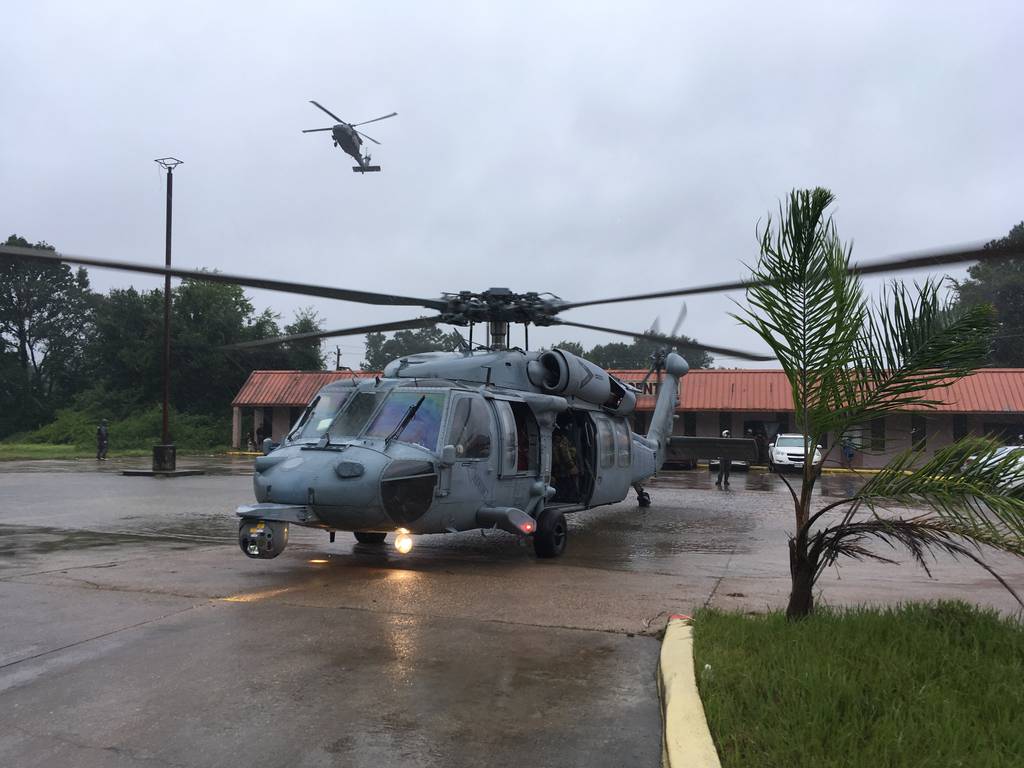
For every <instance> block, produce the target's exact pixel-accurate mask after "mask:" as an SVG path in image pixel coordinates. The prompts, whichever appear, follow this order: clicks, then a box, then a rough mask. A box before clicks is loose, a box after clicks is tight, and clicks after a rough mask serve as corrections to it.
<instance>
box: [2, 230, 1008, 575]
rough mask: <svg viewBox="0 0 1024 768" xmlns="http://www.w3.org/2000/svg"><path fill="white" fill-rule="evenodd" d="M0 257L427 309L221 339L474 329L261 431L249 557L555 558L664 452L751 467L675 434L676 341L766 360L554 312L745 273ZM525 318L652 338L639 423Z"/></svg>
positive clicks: (887, 266) (602, 375)
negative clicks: (282, 434)
mask: <svg viewBox="0 0 1024 768" xmlns="http://www.w3.org/2000/svg"><path fill="white" fill-rule="evenodd" d="M1008 253H1009V252H1007V251H1006V249H995V248H993V249H969V250H962V249H961V250H951V251H939V252H932V253H927V254H922V255H913V256H909V257H906V256H905V257H898V258H895V259H890V260H888V261H881V262H874V263H870V264H860V265H855V266H852V267H851V268H850V271H851V272H856V273H858V274H877V273H880V272H888V271H894V270H903V269H914V268H921V267H931V266H938V265H945V264H954V263H960V262H965V261H982V260H992V259H999V258H1005V257H1006V255H1008ZM1013 253H1014V255H1015V252H1013ZM5 259H6V260H19V261H21V260H24V261H41V262H48V263H52V262H66V263H69V264H80V265H84V266H95V267H102V268H110V269H118V270H127V271H132V272H140V273H147V274H156V275H165V276H170V277H179V278H190V279H196V280H203V281H207V282H222V283H230V284H235V285H241V286H245V287H252V288H263V289H269V290H277V291H284V292H288V293H297V294H303V295H310V296H320V297H324V298H334V299H341V300H345V301H353V302H358V303H363V304H377V305H392V306H419V307H423V308H426V309H430V310H433V311H434V312H435V314H433V315H429V316H425V317H416V318H411V319H407V320H399V321H396V322H391V323H378V324H373V325H366V326H359V327H352V328H342V329H336V330H330V331H317V332H312V333H302V334H294V335H290V336H281V337H276V338H273V339H264V340H260V341H254V342H246V343H244V344H236V345H232V346H231V347H226V348H225V349H236V350H240V349H245V348H249V347H256V346H262V345H266V344H277V343H282V342H294V341H301V340H313V339H321V338H327V337H337V336H349V335H363V334H366V333H370V332H375V331H397V330H405V329H413V328H425V327H430V326H434V325H436V324H439V323H445V324H452V325H457V326H463V327H465V326H468V327H469V341H468V342H467V344H466V346H465V348H464V349H463V350H462V351H460V352H452V353H425V354H419V355H410V356H408V357H403V358H399V359H398V360H394V361H392V362H391V363H389V364H388V365H387V366H386V367H385V369H384V371H383V376H381V377H378V378H376V379H371V380H361V381H354V380H353V381H340V382H334V383H332V384H329V385H327V386H326V387H324V388H323V389H322V390H321V391H320V392H319V393H318V394H317V395H316V396H315V397H314V398H313V400H312V401H311V402H310V403H309V405H308V406H307V407H306V409H305V410H304V412H303V413H302V415H301V416H300V417H299V419H298V420H297V421H296V423H295V425H294V426H293V427H292V429H291V431H290V432H289V434H288V435H287V437H286V439H285V440H284V442H283V443H282V444H281V445H280V446H276V447H275V446H273V445H272V444H271V443H270V441H269V440H268V441H265V442H264V455H263V456H261V457H258V458H257V459H256V461H255V467H254V468H255V473H254V477H253V488H254V494H255V497H256V502H255V503H252V504H245V505H242V506H240V507H239V508H238V509H237V511H236V514H237V515H238V517H239V518H240V522H239V532H238V543H239V547H240V548H241V550H242V552H244V553H245V555H246V556H248V557H252V558H260V559H270V558H275V557H277V556H278V555H280V554H281V552H282V551H283V550H284V549H285V547H286V546H287V543H288V531H289V526H291V525H299V526H304V527H309V528H318V529H321V530H324V531H325V532H327V533H328V535H329V537H330V540H331V541H334V538H335V533H336V531H339V530H341V531H351V532H353V533H354V534H355V537H356V539H357V540H358V541H359V542H361V543H363V544H370V545H374V544H376V545H379V544H383V542H384V540H385V537H386V536H387V534H388V533H394V534H395V541H394V543H395V546H396V548H397V549H398V550H399V552H403V553H404V552H408V551H409V550H410V549H411V548H412V545H413V539H412V536H413V535H418V534H431V533H446V532H457V531H465V530H472V529H478V528H479V529H491V528H498V529H502V530H505V531H508V532H510V533H512V534H514V535H516V536H518V537H521V538H524V539H525V538H530V539H532V543H533V548H534V551H535V552H536V554H537V556H538V557H541V558H547V557H556V556H558V555H560V554H562V553H563V552H564V551H565V548H566V545H567V542H568V533H569V531H568V527H567V525H566V518H565V516H566V515H567V514H571V513H573V512H577V511H580V510H585V509H589V508H592V507H597V506H601V505H605V504H614V503H617V502H621V501H623V500H624V499H625V498H626V497H627V496H628V494H629V491H630V490H631V489H632V490H633V491H634V492H635V493H636V498H637V503H638V505H639V506H642V507H643V506H648V505H650V504H651V503H652V499H651V496H650V494H649V493H648V492H647V490H646V489H645V487H644V485H645V483H646V482H647V481H648V480H649V479H650V478H651V477H653V476H654V475H655V474H656V473H657V471H658V470H659V468H660V467H661V466H662V464H663V463H664V461H665V457H666V453H667V450H668V448H669V447H679V448H681V449H682V450H683V451H684V452H687V453H689V454H691V455H693V456H697V457H701V458H707V457H715V456H720V457H725V458H731V459H737V460H751V459H753V458H754V456H755V455H756V446H755V443H754V441H753V440H747V439H740V438H731V439H730V438H713V437H708V438H704V437H682V436H676V435H673V434H672V421H673V417H674V411H675V408H676V404H677V403H678V397H679V387H680V382H681V380H682V379H683V377H685V375H686V373H687V371H688V366H687V363H686V361H685V359H683V357H682V356H680V355H679V354H678V353H677V352H676V351H674V348H692V349H699V350H706V351H709V352H714V353H719V354H724V355H729V356H732V357H739V358H743V359H750V360H768V359H771V358H770V357H769V356H766V355H761V354H757V353H752V352H746V351H742V350H736V349H730V348H726V347H719V346H711V345H707V344H702V343H698V342H695V341H692V340H688V339H681V338H677V337H675V335H674V334H675V332H676V330H675V329H674V330H673V332H672V334H661V333H658V332H655V331H649V332H635V331H627V330H621V329H615V328H607V327H603V326H597V325H591V324H586V323H579V322H574V321H571V320H566V319H564V318H562V317H560V314H561V313H562V312H565V311H568V310H571V309H575V308H579V307H584V306H597V305H603V304H611V303H619V302H626V301H638V300H643V299H655V298H666V297H681V296H689V295H696V294H703V293H712V292H723V291H733V290H742V289H745V288H747V287H749V286H750V285H751V283H750V282H748V281H736V282H729V283H718V284H715V285H707V286H700V287H690V288H681V289H674V290H665V291H658V292H653V293H645V294H635V295H628V296H617V297H611V298H607V299H596V300H590V301H578V302H569V301H564V300H562V299H560V298H558V297H557V296H553V295H551V294H538V293H515V292H513V291H511V290H509V289H506V288H491V289H489V290H487V291H483V292H479V293H474V292H471V291H462V292H460V293H445V294H442V295H441V296H440V298H438V299H429V298H418V297H408V296H400V295H396V294H388V293H374V292H369V291H360V290H353V289H347V288H333V287H329V286H323V285H311V284H303V283H295V282H289V281H283V280H273V279H265V278H257V277H246V276H240V275H230V274H225V273H221V272H203V271H199V270H186V269H180V268H173V267H162V266H150V265H146V264H138V263H129V262H118V261H108V260H101V259H95V258H91V257H83V256H70V255H66V254H59V253H53V252H46V251H39V250H36V249H31V248H17V247H11V246H0V262H2V261H3V260H5ZM478 324H483V325H484V326H485V327H486V329H487V343H486V344H478V345H477V346H476V347H475V348H474V346H473V342H472V338H473V330H474V327H475V326H476V325H478ZM513 324H521V325H522V326H523V329H524V346H523V348H518V347H511V348H510V347H509V345H508V338H509V332H510V328H511V326H512V325H513ZM530 325H536V326H555V325H561V326H567V327H575V328H585V329H590V330H597V331H603V332H606V333H610V334H615V335H622V336H629V337H633V338H641V339H647V340H651V341H655V342H658V343H660V344H662V345H663V346H662V348H661V349H660V351H658V352H657V353H656V354H655V355H654V358H653V360H652V364H651V371H650V372H649V373H648V375H650V374H651V373H655V372H656V373H657V374H658V376H659V378H661V379H662V384H661V386H660V387H659V388H658V390H657V398H656V403H655V409H654V413H653V417H652V420H651V424H650V428H649V431H648V432H647V433H646V434H639V433H637V432H634V431H633V429H632V428H631V426H630V423H629V420H628V417H629V415H630V414H631V413H632V412H633V410H634V408H635V406H636V397H637V394H638V391H637V390H636V389H635V388H634V387H632V386H630V385H629V384H627V383H625V382H622V381H620V380H618V379H617V378H615V377H614V376H612V375H611V374H609V373H608V372H607V371H604V370H603V369H601V368H600V367H598V366H597V365H595V364H593V363H591V362H589V361H588V360H585V359H584V358H582V357H579V356H577V355H574V354H572V353H570V352H568V351H566V350H562V349H547V350H533V351H531V350H530V349H529V335H528V334H529V326H530ZM677 328H678V322H677ZM574 470H575V471H574Z"/></svg>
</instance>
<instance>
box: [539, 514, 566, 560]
mask: <svg viewBox="0 0 1024 768" xmlns="http://www.w3.org/2000/svg"><path fill="white" fill-rule="evenodd" d="M568 540H569V527H568V526H567V525H566V524H565V515H563V514H562V513H561V512H558V511H556V510H553V509H549V510H545V511H544V512H541V514H540V518H539V519H538V520H537V531H536V532H535V533H534V534H533V551H534V552H536V553H537V557H558V556H559V555H560V554H562V553H563V552H565V545H566V542H567V541H568Z"/></svg>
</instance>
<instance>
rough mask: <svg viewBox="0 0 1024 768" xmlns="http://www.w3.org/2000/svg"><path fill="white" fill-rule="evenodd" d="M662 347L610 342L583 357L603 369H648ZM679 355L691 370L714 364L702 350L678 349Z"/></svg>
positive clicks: (653, 343)
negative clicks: (684, 359) (653, 357)
mask: <svg viewBox="0 0 1024 768" xmlns="http://www.w3.org/2000/svg"><path fill="white" fill-rule="evenodd" d="M652 332H654V331H653V330H652ZM679 338H681V339H686V340H687V341H693V339H691V338H690V337H688V336H682V335H680V336H679ZM664 346H665V345H664V344H662V343H659V342H657V341H648V340H647V339H634V340H633V343H632V344H625V343H623V342H612V343H610V344H599V345H597V346H596V347H594V348H593V349H591V350H590V351H589V352H588V353H587V354H586V355H584V357H586V358H587V359H588V360H590V361H591V362H593V363H596V364H597V365H599V366H601V367H602V368H605V369H612V370H630V369H644V368H648V367H650V365H651V358H652V356H653V355H654V354H655V353H656V352H657V351H658V350H660V349H661V348H662V347H664ZM679 354H681V355H682V356H683V357H684V358H686V362H687V363H689V364H690V367H691V368H709V367H711V364H712V363H713V362H714V358H712V357H711V355H709V354H708V353H707V352H704V351H702V350H695V349H687V348H686V347H680V350H679Z"/></svg>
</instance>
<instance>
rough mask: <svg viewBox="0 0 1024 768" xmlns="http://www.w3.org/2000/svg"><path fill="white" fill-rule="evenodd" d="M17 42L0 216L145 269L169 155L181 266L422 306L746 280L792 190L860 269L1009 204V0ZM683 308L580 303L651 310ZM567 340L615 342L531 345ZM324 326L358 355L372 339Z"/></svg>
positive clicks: (542, 9)
mask: <svg viewBox="0 0 1024 768" xmlns="http://www.w3.org/2000/svg"><path fill="white" fill-rule="evenodd" d="M4 27H5V32H4V53H3V62H2V64H0V68H2V69H0V72H2V75H0V104H3V105H4V113H5V114H4V119H3V120H0V180H2V184H0V230H2V234H3V235H4V236H6V235H7V234H9V233H17V234H20V235H22V236H24V237H26V238H28V239H29V240H33V241H34V240H47V241H49V242H50V243H53V244H54V245H56V246H57V248H58V249H60V250H63V251H67V252H69V253H80V254H88V255H91V256H97V257H107V258H113V259H124V260H137V261H148V262H156V263H162V260H163V247H164V244H163V237H164V179H163V176H162V175H161V172H160V171H159V170H158V169H157V167H156V165H155V164H154V163H153V158H157V157H162V156H165V155H174V156H176V157H179V158H181V159H182V160H184V161H185V164H184V165H183V166H181V167H180V168H179V169H178V171H177V172H176V173H175V185H174V188H175V200H174V262H175V264H176V265H180V266H186V267H206V268H211V269H220V270H222V271H226V272H236V273H243V274H249V273H251V274H255V275H261V276H269V277H276V278H283V279H293V280H299V281H308V282H320V283H324V284H328V285H337V286H344V287H350V288H358V289H366V290H375V291H394V292H396V293H401V294H405V295H418V296H427V297H431V298H433V297H436V296H437V295H439V294H440V293H441V292H442V291H458V290H484V289H486V288H488V287H491V286H507V287H509V288H512V289H513V290H518V291H528V290H535V291H551V292H553V293H555V294H557V295H559V296H561V297H563V298H565V299H567V300H583V299H588V298H595V297H601V296H612V295H616V294H620V293H637V292H644V291H652V290H662V289H666V288H670V287H684V286H687V285H693V284H700V283H706V282H712V281H719V280H723V279H727V278H730V279H731V278H739V277H743V276H744V274H745V273H744V268H743V262H748V263H749V262H752V261H753V260H754V259H755V258H756V255H757V250H756V239H755V227H756V225H757V222H758V220H759V219H761V220H763V219H764V217H765V216H766V215H767V214H769V213H770V212H772V211H774V210H775V209H776V207H777V205H778V201H779V199H780V198H782V197H783V196H784V195H786V194H787V193H788V191H789V190H790V189H791V188H793V187H803V186H813V185H823V186H827V187H830V188H831V189H832V190H833V191H834V192H835V194H836V195H837V197H838V202H837V204H836V206H835V208H834V214H835V218H836V220H837V223H838V226H839V230H840V234H841V235H842V236H843V238H844V239H851V240H853V241H854V256H855V259H857V260H863V261H870V260H872V259H876V258H880V257H883V256H886V255H891V254H898V253H902V252H907V251H913V250H919V249H924V248H930V247H935V246H945V245H952V244H961V243H965V242H976V241H980V240H986V239H990V238H993V237H998V236H1002V235H1004V234H1006V232H1008V231H1009V229H1010V228H1011V226H1013V225H1014V224H1015V223H1017V222H1019V221H1021V220H1022V219H1024V195H1022V193H1024V153H1022V148H1024V143H1022V138H1021V136H1022V133H1021V132H1022V126H1024V100H1022V99H1021V98H1020V87H1021V85H1020V81H1021V75H1022V73H1024V45H1021V35H1020V33H1021V29H1024V5H1022V4H1021V3H1019V2H1015V1H1013V0H1007V2H972V3H968V2H964V3H944V2H934V0H933V1H932V2H921V3H910V2H905V3H892V2H880V3H871V2H856V3H854V2H850V3H846V4H843V5H842V7H840V4H839V3H822V2H814V3H787V4H780V3H720V2H715V3H707V2H704V3H693V2H664V3H638V2H630V3H623V2H616V3H597V2H579V3H556V2H542V3H527V2H521V1H519V2H514V3H513V2H507V3H502V4H498V3H483V2H467V3H454V2H453V3H443V2H429V3H428V2H390V3H368V2H361V3H340V2H318V3H314V2H291V3H287V4H285V3H280V4H277V3H256V2H245V3H229V2H217V3H210V2H174V3H156V2H146V3H128V2H124V3H107V2H88V3H81V2H63V3H57V2H32V3H11V4H8V5H7V6H6V8H5V11H4ZM309 99H316V100H318V101H320V102H321V103H322V104H324V105H325V106H327V107H328V109H331V110H332V111H333V112H335V113H336V114H338V115H339V116H341V117H342V118H344V119H346V120H349V121H353V122H358V121H362V120H368V119H371V118H374V117H377V116H378V115H382V114H386V113H388V112H391V111H397V112H398V113H399V116H398V117H397V118H393V119H391V120H387V121H383V122H381V123H378V124H375V125H372V126H367V127H366V130H367V132H368V133H369V134H370V135H371V136H373V137H374V138H376V139H378V140H380V141H381V142H382V146H380V147H373V146H372V145H370V146H371V147H372V153H373V159H374V162H375V163H380V164H381V165H382V166H383V169H384V170H383V172H382V173H379V174H366V175H358V174H354V173H352V171H351V170H350V167H351V165H352V162H351V158H349V157H348V156H346V155H344V154H343V153H342V152H341V151H340V150H338V149H335V148H333V147H332V146H331V141H330V138H329V134H327V133H318V134H306V135H304V134H302V133H300V131H301V130H302V129H303V128H317V127H325V126H327V125H329V124H330V123H331V120H330V119H329V118H327V116H326V115H324V114H323V113H321V112H319V111H318V110H316V109H315V108H314V107H312V106H311V105H310V104H309ZM954 274H957V275H962V274H963V270H959V271H957V272H956V273H954ZM90 275H91V277H92V280H93V285H94V287H96V288H97V289H100V290H106V289H108V288H110V287H112V286H126V285H128V284H134V285H136V286H138V287H152V286H155V285H158V284H159V281H158V280H155V279H148V280H147V279H146V278H136V277H129V276H127V275H125V274H124V273H115V272H109V271H108V272H101V271H98V270H95V269H93V270H90ZM910 277H914V275H910ZM250 295H252V296H253V298H254V301H255V303H256V305H257V307H258V308H262V307H265V306H270V307H272V308H274V309H275V310H276V311H279V312H281V313H282V314H283V315H284V321H288V320H290V319H291V316H292V313H293V312H294V310H295V309H296V308H297V307H300V306H306V305H312V306H315V307H316V309H317V310H318V311H319V312H320V314H321V315H322V316H323V317H324V319H325V322H326V325H327V327H344V326H346V325H357V324H363V323H367V322H374V321H387V320H395V319H402V318H405V317H409V316H416V315H418V314H419V312H418V311H416V310H409V309H408V308H387V307H384V308H378V307H365V306H360V305H353V304H345V303H340V302H330V301H324V300H313V299H306V298H302V297H293V296H288V295H285V294H280V293H271V292H265V291H253V292H250ZM735 298H741V297H740V296H735ZM688 306H689V314H688V318H687V322H686V325H685V326H684V328H683V329H682V330H683V332H684V333H687V334H689V335H691V336H694V337H696V338H698V339H700V340H703V341H706V342H708V343H712V344H724V345H731V346H734V347H741V348H747V349H755V350H756V349H761V348H762V347H761V346H760V343H759V342H758V341H757V339H756V338H754V337H753V335H752V334H751V333H750V332H749V331H745V330H743V329H741V328H739V327H737V326H736V323H735V321H734V320H732V319H731V318H729V317H728V314H727V313H728V312H729V311H730V310H731V309H732V304H731V301H730V298H729V297H727V296H713V297H703V298H692V299H690V300H689V304H688ZM678 308H679V303H678V301H673V300H661V301H649V302H639V303H628V304H616V305H612V306H610V307H606V308H602V307H594V308H585V309H580V310H575V311H573V312H571V313H567V314H566V319H574V320H578V321H580V322H587V323H595V324H601V325H609V326H615V327H622V328H627V329H634V328H635V329H643V328H645V327H647V326H649V325H650V323H651V320H652V319H653V318H654V317H655V316H658V315H660V316H661V318H662V327H665V326H666V325H671V320H672V319H673V318H674V317H675V315H676V313H677V311H678ZM518 334H519V332H518V331H515V332H514V335H513V342H514V343H516V342H518V343H521V337H520V336H519V335H518ZM563 338H574V339H578V340H580V341H582V342H584V344H585V345H587V346H589V345H591V344H594V343H603V342H606V341H611V340H612V338H611V337H606V336H602V335H600V334H597V333H589V332H582V331H581V332H579V333H575V332H572V330H571V329H548V330H543V329H540V330H538V329H535V330H534V331H533V332H532V333H531V343H532V345H534V346H536V345H538V344H540V343H545V344H551V343H554V342H557V341H559V340H561V339H563ZM338 343H340V344H341V346H342V352H343V354H344V358H343V362H347V363H348V364H349V365H355V364H356V363H357V362H358V361H359V360H360V359H361V354H362V349H363V346H362V339H361V338H359V337H354V338H348V339H343V340H340V341H339V342H338ZM328 347H329V348H330V349H333V347H334V343H333V342H328ZM718 363H719V364H721V365H749V364H748V363H739V362H737V361H734V360H728V359H724V358H722V359H719V360H718Z"/></svg>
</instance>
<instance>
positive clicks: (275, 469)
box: [253, 446, 437, 529]
mask: <svg viewBox="0 0 1024 768" xmlns="http://www.w3.org/2000/svg"><path fill="white" fill-rule="evenodd" d="M426 458H427V457H426V456H420V455H416V456H409V457H404V456H403V457H393V456H389V455H387V454H385V453H383V452H381V451H378V450H375V449H373V448H370V447H365V446H348V447H347V448H346V449H345V450H343V451H334V450H302V447H301V446H284V447H282V448H279V449H278V450H276V451H274V452H273V453H272V454H270V455H268V456H261V457H259V458H258V459H257V460H256V465H255V470H256V471H255V473H254V475H253V488H254V491H255V493H256V499H257V501H260V502H275V503H278V504H296V505H303V506H309V507H312V508H313V509H314V511H315V512H316V514H317V516H318V517H319V518H320V519H321V520H323V521H324V522H325V523H328V524H329V525H332V526H336V527H338V528H342V529H346V528H348V529H359V528H374V527H383V528H392V527H396V526H405V525H409V524H410V523H412V522H413V521H415V520H417V519H418V518H419V517H421V516H422V515H423V514H424V513H426V511H427V510H428V509H429V508H430V505H431V503H432V501H433V497H434V487H435V485H436V481H437V471H436V468H435V465H434V464H433V463H432V462H431V461H428V460H426Z"/></svg>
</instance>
